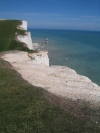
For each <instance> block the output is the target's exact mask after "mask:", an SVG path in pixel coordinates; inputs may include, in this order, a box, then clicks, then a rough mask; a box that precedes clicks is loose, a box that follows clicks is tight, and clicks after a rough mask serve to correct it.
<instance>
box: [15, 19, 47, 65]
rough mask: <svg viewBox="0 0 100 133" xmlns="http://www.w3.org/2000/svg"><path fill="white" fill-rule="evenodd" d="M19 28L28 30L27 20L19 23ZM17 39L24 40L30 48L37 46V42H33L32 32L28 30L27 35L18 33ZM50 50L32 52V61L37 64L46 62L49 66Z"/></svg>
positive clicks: (33, 48) (30, 55)
mask: <svg viewBox="0 0 100 133" xmlns="http://www.w3.org/2000/svg"><path fill="white" fill-rule="evenodd" d="M17 28H18V29H21V30H27V22H26V21H22V24H21V25H19V26H18V27H17ZM17 39H18V40H19V41H20V42H23V43H25V44H27V47H28V48H29V49H30V50H35V47H36V46H37V43H33V44H32V39H31V33H30V32H27V31H26V35H23V36H22V35H18V36H17ZM47 53H48V52H46V51H39V52H36V53H33V54H32V53H31V54H29V57H31V59H32V61H33V62H34V63H36V64H45V65H47V66H49V58H48V54H47Z"/></svg>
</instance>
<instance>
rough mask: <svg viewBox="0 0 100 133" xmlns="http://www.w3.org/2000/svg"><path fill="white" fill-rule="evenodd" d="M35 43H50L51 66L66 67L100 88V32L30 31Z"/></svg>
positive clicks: (46, 47)
mask: <svg viewBox="0 0 100 133" xmlns="http://www.w3.org/2000/svg"><path fill="white" fill-rule="evenodd" d="M29 31H30V32H31V34H32V39H33V42H37V43H40V44H44V42H45V39H46V37H48V38H49V43H48V44H45V47H44V48H43V49H45V50H48V51H49V59H50V65H64V66H68V67H70V68H72V69H74V70H75V71H76V72H77V73H78V74H81V75H84V76H87V77H89V78H90V79H91V80H92V81H93V82H95V83H97V84H98V85H99V86H100V32H93V31H68V30H42V29H29Z"/></svg>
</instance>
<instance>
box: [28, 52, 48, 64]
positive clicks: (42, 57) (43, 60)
mask: <svg viewBox="0 0 100 133" xmlns="http://www.w3.org/2000/svg"><path fill="white" fill-rule="evenodd" d="M47 53H48V52H46V51H39V52H37V53H29V54H28V56H29V57H31V59H32V62H34V63H36V64H45V65H47V66H49V58H48V55H47Z"/></svg>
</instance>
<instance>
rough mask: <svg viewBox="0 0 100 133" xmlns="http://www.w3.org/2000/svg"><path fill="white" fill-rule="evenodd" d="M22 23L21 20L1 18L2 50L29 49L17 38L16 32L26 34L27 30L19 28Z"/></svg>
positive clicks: (0, 43) (0, 35)
mask: <svg viewBox="0 0 100 133" xmlns="http://www.w3.org/2000/svg"><path fill="white" fill-rule="evenodd" d="M20 24H21V21H20V20H1V21H0V51H7V50H22V51H29V49H28V48H27V47H25V46H24V44H23V43H21V42H17V41H16V40H15V33H16V32H17V33H18V34H20V35H24V34H25V30H20V29H17V26H18V25H20Z"/></svg>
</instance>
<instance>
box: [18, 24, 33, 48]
mask: <svg viewBox="0 0 100 133" xmlns="http://www.w3.org/2000/svg"><path fill="white" fill-rule="evenodd" d="M17 28H18V29H21V30H27V22H26V21H22V24H21V25H19V26H18V27H17ZM17 39H18V40H19V41H20V42H23V43H25V44H27V47H28V48H29V49H30V50H34V48H33V44H32V38H31V33H30V32H26V34H25V35H18V36H17Z"/></svg>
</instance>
